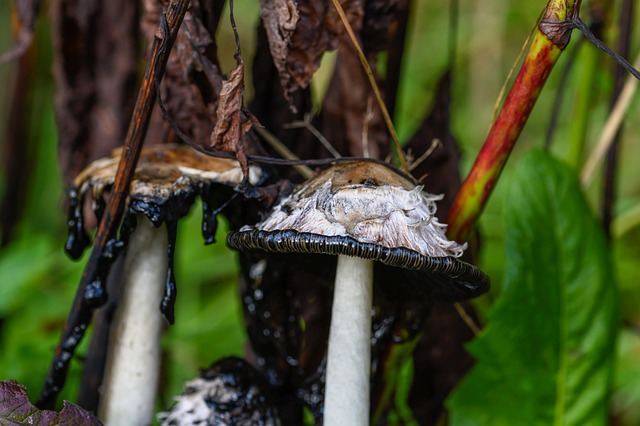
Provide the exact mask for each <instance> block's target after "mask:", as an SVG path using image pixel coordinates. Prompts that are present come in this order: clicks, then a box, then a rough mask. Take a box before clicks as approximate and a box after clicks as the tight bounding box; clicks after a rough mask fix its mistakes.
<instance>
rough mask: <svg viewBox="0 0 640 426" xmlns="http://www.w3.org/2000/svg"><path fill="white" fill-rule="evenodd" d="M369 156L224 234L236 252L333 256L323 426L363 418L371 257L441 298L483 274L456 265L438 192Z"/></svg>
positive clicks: (476, 289)
mask: <svg viewBox="0 0 640 426" xmlns="http://www.w3.org/2000/svg"><path fill="white" fill-rule="evenodd" d="M422 188H423V187H422V186H419V185H416V184H415V182H414V181H413V180H412V179H411V178H409V177H407V176H404V175H403V174H402V173H401V172H399V171H397V170H395V169H393V168H392V167H390V166H388V165H385V164H384V163H378V162H373V161H360V162H347V163H341V164H337V165H334V166H333V167H331V168H329V169H327V170H325V171H324V172H323V173H320V174H319V175H318V176H317V177H315V178H313V179H311V180H309V181H308V182H306V183H304V184H302V185H301V186H299V187H298V188H297V189H296V190H294V192H293V193H292V194H291V195H289V196H288V197H285V198H284V199H283V200H282V201H281V202H280V203H279V204H278V205H277V206H276V207H275V208H274V209H273V211H272V212H271V214H270V215H269V216H268V217H267V218H266V219H265V220H264V221H262V222H260V223H259V224H257V225H256V226H255V227H250V226H247V227H244V228H242V229H240V231H238V232H232V233H230V234H229V236H228V237H227V242H228V244H229V245H230V246H231V247H233V248H235V249H238V250H248V251H251V250H262V251H266V252H274V253H321V254H329V255H337V256H338V262H337V266H336V275H335V284H334V296H333V306H332V313H331V325H330V330H329V341H328V349H327V371H326V386H325V396H324V424H326V425H328V426H331V425H340V424H349V425H352V426H364V425H368V424H369V422H370V420H369V415H370V373H371V311H372V299H373V262H374V261H379V262H382V263H384V264H386V265H389V266H393V267H399V268H404V269H409V270H413V271H419V274H418V277H419V278H420V279H418V280H410V281H411V282H408V283H405V285H408V286H410V287H416V288H420V289H421V290H424V288H425V287H426V288H427V289H428V291H429V293H430V295H431V296H432V297H434V298H438V299H447V300H460V299H466V298H469V297H474V296H477V295H479V294H481V293H483V292H485V291H487V289H488V287H489V279H488V277H487V276H486V275H485V274H484V273H482V272H481V271H480V270H479V269H477V268H475V267H474V266H472V265H469V264H467V263H464V262H461V261H459V260H458V259H457V257H459V256H461V255H462V252H463V250H464V249H465V247H466V245H460V244H458V243H456V242H455V241H449V240H448V239H447V238H446V237H445V234H444V230H445V228H446V226H445V225H443V224H440V223H439V222H438V220H437V219H436V217H435V213H436V205H435V201H436V200H438V199H440V198H441V197H439V196H435V195H431V194H428V193H426V192H423V191H422Z"/></svg>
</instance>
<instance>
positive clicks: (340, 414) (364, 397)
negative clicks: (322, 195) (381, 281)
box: [324, 256, 373, 426]
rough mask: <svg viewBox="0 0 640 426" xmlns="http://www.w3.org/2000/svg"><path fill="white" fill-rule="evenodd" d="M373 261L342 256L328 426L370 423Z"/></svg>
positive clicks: (334, 319)
mask: <svg viewBox="0 0 640 426" xmlns="http://www.w3.org/2000/svg"><path fill="white" fill-rule="evenodd" d="M372 284H373V261H372V260H369V259H361V258H358V257H350V256H338V266H337V269H336V281H335V288H334V295H333V308H332V311H331V328H330V330H329V347H328V350H327V378H326V386H325V397H324V424H325V425H353V426H364V425H367V424H369V404H370V403H369V375H370V374H371V373H370V370H371V303H372V300H373V285H372Z"/></svg>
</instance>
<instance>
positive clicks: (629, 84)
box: [580, 54, 640, 187]
mask: <svg viewBox="0 0 640 426" xmlns="http://www.w3.org/2000/svg"><path fill="white" fill-rule="evenodd" d="M635 66H636V67H640V54H638V56H637V57H636V60H635ZM637 88H638V80H637V79H636V78H634V76H630V77H628V78H627V81H626V83H625V84H624V88H623V89H622V92H620V97H619V98H618V101H617V102H616V105H615V106H614V107H613V109H612V110H611V114H609V118H607V122H606V123H605V125H604V128H603V129H602V133H601V134H600V138H599V139H598V143H597V144H596V147H595V149H594V150H593V151H592V152H591V155H590V156H589V159H588V160H587V162H586V163H585V165H584V167H583V168H582V173H580V181H581V183H582V186H584V187H586V186H587V185H589V183H590V182H591V179H592V178H593V174H594V172H595V169H596V167H597V166H598V164H599V163H600V161H601V160H602V158H603V157H604V154H605V153H606V152H607V150H608V149H609V147H610V146H611V143H612V142H613V140H614V138H615V135H616V133H617V132H618V129H619V128H620V125H621V124H622V119H623V118H624V115H625V113H626V112H627V110H628V109H629V105H630V104H631V99H632V98H633V95H634V93H635V92H636V89H637Z"/></svg>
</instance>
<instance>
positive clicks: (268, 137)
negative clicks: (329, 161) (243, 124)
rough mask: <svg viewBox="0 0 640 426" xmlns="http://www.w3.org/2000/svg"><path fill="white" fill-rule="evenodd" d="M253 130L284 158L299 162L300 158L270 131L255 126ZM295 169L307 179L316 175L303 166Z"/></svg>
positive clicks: (296, 166)
mask: <svg viewBox="0 0 640 426" xmlns="http://www.w3.org/2000/svg"><path fill="white" fill-rule="evenodd" d="M253 130H255V132H256V133H257V134H259V135H260V136H262V138H263V139H264V140H265V142H267V143H268V144H269V146H270V147H271V148H273V150H274V151H276V152H277V153H278V154H279V155H281V156H282V158H285V159H287V160H292V161H295V160H299V158H298V157H297V156H296V155H295V154H294V153H293V152H291V150H290V149H289V148H287V146H286V145H285V144H283V143H282V142H280V140H279V139H278V138H276V137H275V136H274V135H273V134H272V133H271V132H270V131H268V130H267V129H265V128H264V127H260V126H256V125H254V126H253ZM293 168H294V169H295V170H297V172H298V173H300V175H302V177H304V178H305V179H311V178H312V177H313V175H314V173H313V170H311V169H310V168H309V167H307V166H305V165H303V164H297V165H294V166H293Z"/></svg>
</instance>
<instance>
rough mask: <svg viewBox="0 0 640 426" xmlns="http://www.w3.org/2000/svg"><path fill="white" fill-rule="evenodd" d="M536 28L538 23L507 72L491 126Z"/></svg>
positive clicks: (494, 107) (494, 108)
mask: <svg viewBox="0 0 640 426" xmlns="http://www.w3.org/2000/svg"><path fill="white" fill-rule="evenodd" d="M536 28H537V24H536V25H534V26H533V28H532V29H531V31H530V32H529V35H528V36H527V38H526V40H525V41H524V43H522V47H521V48H520V53H518V57H517V58H516V60H515V61H513V65H511V68H510V69H509V74H507V78H505V79H504V83H503V84H502V87H501V88H500V93H498V98H497V99H496V102H495V103H494V104H493V115H492V116H491V123H490V124H489V128H491V127H492V126H493V123H494V122H495V121H496V117H497V116H498V111H500V105H501V104H502V101H503V100H504V96H505V93H507V88H508V87H509V83H511V77H513V73H514V72H515V70H516V66H517V65H518V63H519V62H520V59H522V55H524V53H525V52H526V51H527V47H528V46H529V42H530V41H531V37H532V36H533V33H534V32H535V31H536Z"/></svg>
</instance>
